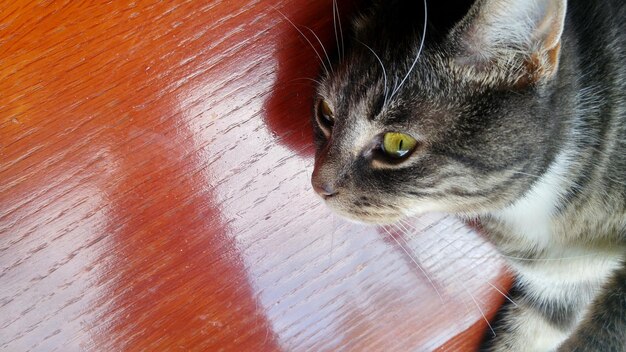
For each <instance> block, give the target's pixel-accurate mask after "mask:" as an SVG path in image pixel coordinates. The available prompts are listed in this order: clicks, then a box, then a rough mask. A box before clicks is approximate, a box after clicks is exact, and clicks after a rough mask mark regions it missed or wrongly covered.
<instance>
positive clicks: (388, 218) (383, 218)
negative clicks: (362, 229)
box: [332, 208, 405, 225]
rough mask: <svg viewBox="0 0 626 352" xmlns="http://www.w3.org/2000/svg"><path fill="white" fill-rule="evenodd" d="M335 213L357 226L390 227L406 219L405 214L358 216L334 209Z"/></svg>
mask: <svg viewBox="0 0 626 352" xmlns="http://www.w3.org/2000/svg"><path fill="white" fill-rule="evenodd" d="M332 210H333V212H335V213H336V214H337V215H339V216H341V217H342V218H344V219H346V220H348V221H350V222H353V223H357V224H366V225H390V224H394V223H397V222H398V221H400V220H401V219H403V218H405V216H404V215H403V214H397V215H396V214H374V213H370V214H367V215H366V214H358V213H352V212H350V211H346V210H342V209H334V208H332Z"/></svg>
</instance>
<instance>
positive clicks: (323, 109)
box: [317, 99, 335, 132]
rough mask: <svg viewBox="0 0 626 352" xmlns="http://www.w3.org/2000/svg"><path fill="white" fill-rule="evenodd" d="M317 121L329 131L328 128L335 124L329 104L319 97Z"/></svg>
mask: <svg viewBox="0 0 626 352" xmlns="http://www.w3.org/2000/svg"><path fill="white" fill-rule="evenodd" d="M317 122H318V123H319V124H320V126H321V127H322V128H323V129H325V130H327V132H330V129H331V128H332V127H333V125H334V124H335V116H334V114H333V110H332V109H331V108H330V105H328V103H327V102H326V100H324V99H320V100H318V102H317Z"/></svg>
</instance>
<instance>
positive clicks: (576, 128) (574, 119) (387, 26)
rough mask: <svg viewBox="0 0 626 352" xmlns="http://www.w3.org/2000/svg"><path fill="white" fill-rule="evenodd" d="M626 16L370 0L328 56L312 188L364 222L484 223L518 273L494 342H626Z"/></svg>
mask: <svg viewBox="0 0 626 352" xmlns="http://www.w3.org/2000/svg"><path fill="white" fill-rule="evenodd" d="M334 5H335V4H334ZM625 18H626V5H625V2H624V1H623V0H575V1H565V0H476V1H463V0H461V1H424V2H421V1H410V0H387V1H384V0H371V1H369V3H368V4H367V5H366V7H365V9H364V10H362V11H361V13H360V14H359V15H358V16H356V17H355V19H354V20H353V26H352V32H351V34H350V35H347V36H346V43H345V47H344V46H342V45H340V47H339V48H338V50H337V53H336V54H335V58H334V60H331V59H329V60H328V62H325V63H324V65H323V66H324V67H323V71H322V73H321V74H320V78H319V85H318V86H317V89H316V96H315V99H314V101H315V103H314V107H313V125H314V135H315V146H316V156H315V165H314V171H313V174H312V178H311V182H312V185H313V188H314V190H315V192H317V193H318V194H319V195H320V196H321V197H322V198H323V200H324V202H325V203H326V204H327V205H328V206H329V207H330V208H332V209H333V210H334V211H336V212H337V213H339V214H341V215H343V216H345V217H348V218H350V219H354V220H357V221H360V222H365V223H374V224H386V223H393V222H395V221H399V220H400V219H403V218H405V217H407V216H413V215H415V214H419V213H422V212H427V211H438V212H448V213H452V214H456V215H459V216H461V217H463V218H466V219H477V220H478V221H479V222H480V224H481V227H482V229H483V230H484V234H485V236H486V237H487V238H488V240H489V241H491V242H492V243H493V244H494V245H495V246H496V248H497V249H498V250H499V251H500V252H501V253H502V254H503V255H504V257H505V258H506V259H507V260H508V265H509V267H510V269H511V271H512V272H513V273H514V275H515V282H514V285H513V288H512V290H511V292H510V295H511V298H512V300H513V301H515V302H516V305H513V304H505V305H504V306H503V307H502V308H501V309H500V311H499V312H498V314H497V317H496V319H495V321H494V322H493V328H494V329H495V337H489V336H487V337H486V338H485V342H484V346H483V347H482V348H483V350H485V351H626V157H625V153H626V93H625V92H626V46H625V45H624V44H625V34H624V33H625V32H626V25H625V24H624V23H625V20H624V19H625Z"/></svg>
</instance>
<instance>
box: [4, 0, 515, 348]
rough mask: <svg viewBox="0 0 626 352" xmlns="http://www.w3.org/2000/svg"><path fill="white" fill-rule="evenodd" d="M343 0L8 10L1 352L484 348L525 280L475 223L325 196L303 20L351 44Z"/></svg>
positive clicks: (9, 6)
mask: <svg viewBox="0 0 626 352" xmlns="http://www.w3.org/2000/svg"><path fill="white" fill-rule="evenodd" d="M331 4H332V2H331V1H327V0H324V1H317V2H305V1H298V0H291V1H287V0H285V1H278V0H276V1H261V0H256V1H253V0H250V1H240V2H232V1H221V0H213V1H204V2H202V1H167V2H161V1H141V2H139V1H136V2H131V1H109V2H83V1H68V0H66V1H60V0H59V1H38V2H33V1H21V0H18V1H5V2H2V3H0V349H1V350H4V351H27V350H32V351H78V350H88V351H105V350H110V351H112V350H124V351H142V350H159V351H166V350H167V351H170V350H196V351H204V350H224V351H246V350H247V351H310V350H316V351H322V350H326V351H330V350H349V351H362V350H368V351H407V350H415V351H430V350H439V351H463V350H467V351H469V350H473V349H475V347H476V345H477V343H478V341H479V340H480V338H481V336H482V334H483V333H484V331H485V329H486V327H487V326H486V323H485V321H484V317H487V318H489V317H491V316H492V315H493V314H494V312H495V310H496V309H497V307H498V305H499V304H500V303H501V302H502V300H503V297H502V295H501V293H499V292H498V290H501V291H505V290H506V288H507V286H508V284H509V280H508V278H507V276H506V274H505V271H504V270H503V268H502V265H501V262H500V260H499V259H498V258H497V257H496V256H495V253H494V251H493V249H492V248H491V247H490V246H489V245H487V244H486V243H485V242H484V241H483V240H482V239H481V238H480V236H479V235H478V234H477V233H476V231H475V230H473V229H472V228H471V227H468V226H467V225H465V224H463V223H461V222H460V221H458V220H456V219H454V218H451V217H447V216H444V215H439V214H428V215H425V216H423V217H419V218H416V219H411V220H410V223H411V225H410V226H408V225H407V227H406V228H404V229H403V228H397V227H396V228H394V227H391V228H388V229H386V230H388V231H390V233H391V234H388V233H387V232H386V231H385V229H382V228H376V227H371V226H364V225H357V224H352V223H348V222H346V221H344V220H342V219H340V218H338V217H336V216H334V215H333V214H332V213H330V212H329V211H328V210H327V209H326V208H325V207H324V206H323V205H322V204H321V203H320V201H319V200H318V199H317V198H316V197H315V195H314V194H313V192H312V191H311V187H310V183H309V176H310V172H311V168H312V158H311V155H312V146H311V133H310V126H309V122H308V121H309V111H310V104H311V96H312V83H311V81H310V79H311V78H314V77H315V75H316V72H317V70H318V66H319V62H318V59H317V57H316V55H315V52H314V51H313V50H312V49H311V47H310V46H309V44H308V43H307V41H306V40H304V39H303V37H302V36H301V35H300V34H299V33H298V32H297V31H296V30H295V28H294V26H292V25H291V24H289V22H288V21H287V20H286V18H288V19H289V20H290V21H292V22H293V23H294V24H296V25H297V26H299V27H300V28H307V27H308V28H311V29H312V30H313V31H314V32H315V33H316V34H317V35H318V36H319V37H320V40H321V42H322V43H324V44H325V45H326V46H328V47H329V48H331V47H333V46H334V32H333V23H332V5H331ZM339 5H340V11H341V13H342V15H344V21H345V16H347V14H348V13H350V11H351V9H353V8H354V6H355V4H354V3H351V2H349V1H344V2H339ZM283 16H284V17H283ZM344 25H345V23H344ZM305 32H306V33H308V34H311V33H310V32H308V31H305ZM309 38H310V40H312V41H313V43H315V44H317V42H316V41H315V40H314V39H313V37H312V36H310V35H309ZM392 235H393V236H394V237H395V238H396V240H394V239H393V238H392V237H391V236H392Z"/></svg>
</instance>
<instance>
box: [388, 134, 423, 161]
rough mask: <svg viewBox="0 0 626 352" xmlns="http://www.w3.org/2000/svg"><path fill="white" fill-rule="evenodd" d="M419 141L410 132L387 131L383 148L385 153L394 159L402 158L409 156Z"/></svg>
mask: <svg viewBox="0 0 626 352" xmlns="http://www.w3.org/2000/svg"><path fill="white" fill-rule="evenodd" d="M416 146H417V141H416V140H415V138H413V137H411V136H409V135H408V134H404V133H399V132H387V133H385V135H384V136H383V144H382V150H383V152H384V153H385V155H387V156H389V157H392V158H394V159H401V158H404V157H407V156H409V153H410V152H412V151H413V149H415V147H416Z"/></svg>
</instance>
